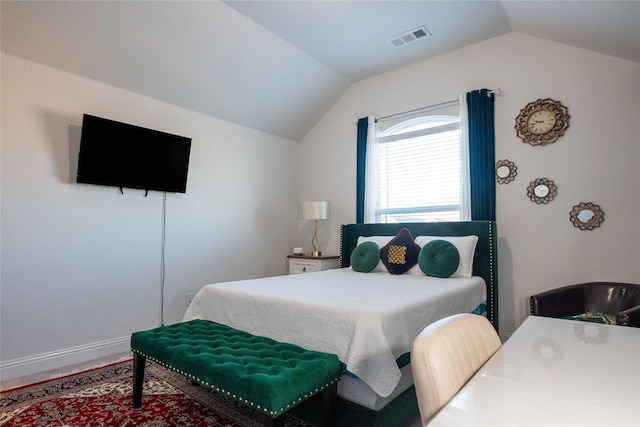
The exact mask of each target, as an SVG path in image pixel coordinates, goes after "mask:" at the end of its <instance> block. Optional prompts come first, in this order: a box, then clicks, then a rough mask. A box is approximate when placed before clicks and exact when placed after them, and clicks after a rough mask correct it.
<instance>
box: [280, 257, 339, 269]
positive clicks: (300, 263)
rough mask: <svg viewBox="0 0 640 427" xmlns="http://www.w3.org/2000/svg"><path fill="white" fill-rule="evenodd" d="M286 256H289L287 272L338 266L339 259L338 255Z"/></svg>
mask: <svg viewBox="0 0 640 427" xmlns="http://www.w3.org/2000/svg"><path fill="white" fill-rule="evenodd" d="M287 258H289V274H300V273H311V272H313V271H322V270H330V269H332V268H338V263H339V261H340V257H339V256H338V255H331V256H319V257H315V256H306V255H303V256H295V255H287Z"/></svg>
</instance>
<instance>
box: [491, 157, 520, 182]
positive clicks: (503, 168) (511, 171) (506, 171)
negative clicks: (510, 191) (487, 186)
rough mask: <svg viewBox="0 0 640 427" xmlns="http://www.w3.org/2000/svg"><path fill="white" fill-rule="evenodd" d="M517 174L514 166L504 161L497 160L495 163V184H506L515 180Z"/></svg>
mask: <svg viewBox="0 0 640 427" xmlns="http://www.w3.org/2000/svg"><path fill="white" fill-rule="evenodd" d="M517 174H518V168H517V167H516V165H515V164H514V163H513V162H511V161H509V160H507V159H505V160H498V161H497V162H496V182H497V183H498V184H508V183H510V182H511V181H513V180H514V179H516V175H517Z"/></svg>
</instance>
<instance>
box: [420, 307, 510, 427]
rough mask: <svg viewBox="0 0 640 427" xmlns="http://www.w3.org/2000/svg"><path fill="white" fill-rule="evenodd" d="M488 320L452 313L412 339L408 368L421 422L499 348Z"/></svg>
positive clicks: (471, 315) (429, 416)
mask: <svg viewBox="0 0 640 427" xmlns="http://www.w3.org/2000/svg"><path fill="white" fill-rule="evenodd" d="M501 345H502V344H501V342H500V338H498V334H497V333H496V331H495V329H494V328H493V326H492V325H491V323H489V321H488V320H487V319H486V318H485V317H482V316H478V315H475V314H456V315H454V316H450V317H447V318H444V319H442V320H439V321H437V322H434V323H432V324H431V325H429V326H427V327H426V328H425V329H424V330H423V331H422V332H421V333H420V335H418V337H417V338H416V339H415V341H414V342H413V349H412V350H411V369H412V370H413V380H414V383H415V388H416V396H417V398H418V408H419V409H420V418H421V419H422V425H423V426H426V425H427V423H428V422H429V420H430V419H431V417H433V415H435V413H436V412H438V411H439V410H440V408H442V407H443V406H444V405H446V404H447V402H449V400H451V398H452V397H453V396H455V394H456V393H457V392H458V391H459V390H460V389H461V388H462V386H463V385H464V384H465V383H466V382H467V381H468V380H469V379H470V378H471V377H472V376H473V375H474V374H475V373H476V372H477V371H478V369H480V367H481V366H482V365H484V364H485V362H486V361H487V360H489V358H490V357H491V356H492V355H493V354H494V353H495V352H496V351H497V350H498V349H499V348H500V346H501Z"/></svg>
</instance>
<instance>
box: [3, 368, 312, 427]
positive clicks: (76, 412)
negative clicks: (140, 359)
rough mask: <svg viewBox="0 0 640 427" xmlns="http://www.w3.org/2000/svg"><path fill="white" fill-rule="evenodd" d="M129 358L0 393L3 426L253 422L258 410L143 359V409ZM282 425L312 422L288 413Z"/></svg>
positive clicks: (213, 426) (300, 426)
mask: <svg viewBox="0 0 640 427" xmlns="http://www.w3.org/2000/svg"><path fill="white" fill-rule="evenodd" d="M131 374H132V366H131V362H130V361H126V362H121V363H116V364H113V365H109V366H105V367H101V368H97V369H93V370H90V371H86V372H81V373H78V374H74V375H69V376H66V377H63V378H58V379H55V380H49V381H45V382H42V383H38V384H34V385H30V386H26V387H21V388H17V389H13V390H9V391H6V392H2V393H0V425H1V426H4V427H14V426H16V427H17V426H21V427H36V426H37V427H53V426H56V427H61V426H68V427H76V426H78V427H79V426H82V427H89V426H96V427H97V426H101V427H102V426H113V427H115V426H121V427H123V426H127V427H130V426H131V427H132V426H140V427H164V426H190V427H191V426H193V427H200V426H202V427H204V426H207V427H254V426H255V427H258V426H260V425H261V423H260V415H259V414H257V413H255V412H253V411H251V410H250V409H248V408H245V407H242V406H240V405H238V404H236V403H235V402H233V401H231V400H228V399H225V398H224V397H222V396H218V395H216V394H215V393H212V392H209V391H207V390H206V389H205V388H203V387H198V386H194V385H192V384H191V382H189V381H187V380H186V379H185V378H184V377H183V376H181V375H179V374H176V373H174V372H170V371H167V370H165V369H163V368H161V367H159V366H157V365H155V364H153V363H148V364H147V369H146V373H145V384H144V391H143V400H142V409H138V410H134V409H133V408H132V406H131V393H132V377H131ZM285 425H286V426H287V427H312V426H311V424H308V423H305V422H304V421H301V420H299V419H297V418H295V417H293V416H290V415H287V419H286V422H285Z"/></svg>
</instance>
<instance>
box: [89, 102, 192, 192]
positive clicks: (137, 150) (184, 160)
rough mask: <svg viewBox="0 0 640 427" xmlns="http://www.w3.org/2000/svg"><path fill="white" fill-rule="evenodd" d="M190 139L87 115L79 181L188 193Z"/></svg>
mask: <svg viewBox="0 0 640 427" xmlns="http://www.w3.org/2000/svg"><path fill="white" fill-rule="evenodd" d="M190 151H191V138H185V137H183V136H177V135H172V134H169V133H165V132H160V131H157V130H152V129H146V128H143V127H139V126H134V125H130V124H126V123H121V122H116V121H113V120H109V119H104V118H100V117H96V116H91V115H89V114H85V115H84V116H83V119H82V136H81V138H80V155H79V157H78V178H77V182H79V183H84V184H97V185H110V186H114V187H127V188H139V189H143V190H156V191H167V192H171V193H185V192H186V190H187V171H188V168H189V153H190Z"/></svg>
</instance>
